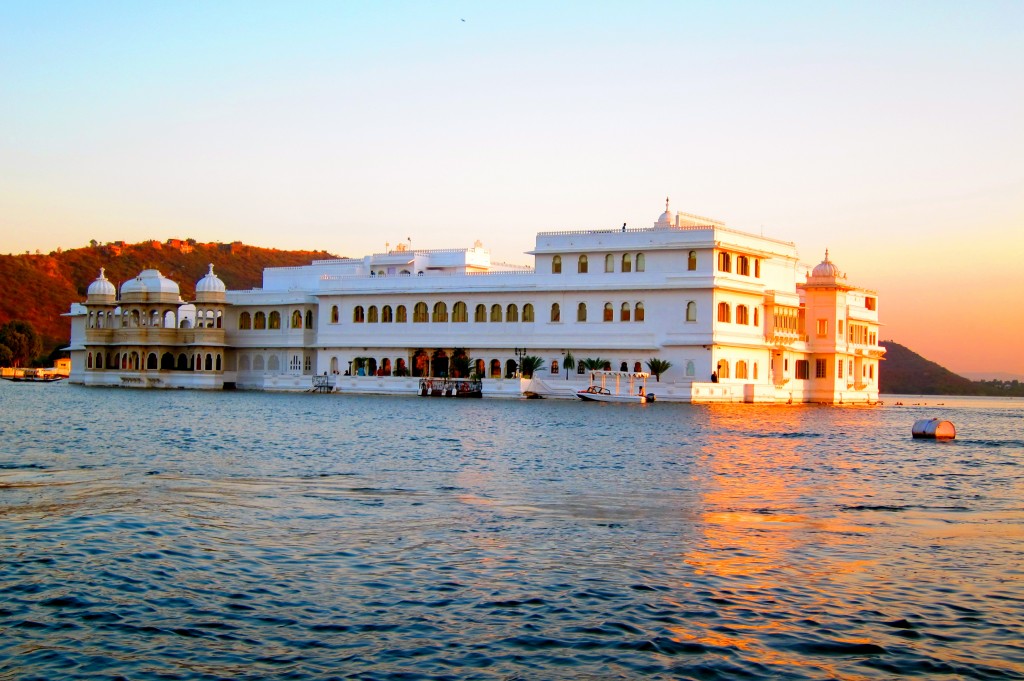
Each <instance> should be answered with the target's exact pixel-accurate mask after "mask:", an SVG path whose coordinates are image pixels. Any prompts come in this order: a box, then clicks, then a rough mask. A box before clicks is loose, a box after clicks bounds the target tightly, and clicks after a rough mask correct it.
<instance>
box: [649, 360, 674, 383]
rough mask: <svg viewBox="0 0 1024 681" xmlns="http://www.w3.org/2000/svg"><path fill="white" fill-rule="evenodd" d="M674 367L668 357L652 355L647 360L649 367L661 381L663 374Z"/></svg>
mask: <svg viewBox="0 0 1024 681" xmlns="http://www.w3.org/2000/svg"><path fill="white" fill-rule="evenodd" d="M671 368H672V362H669V361H668V360H666V359H659V358H657V357H651V358H650V359H649V360H647V369H648V371H650V372H651V373H652V374H654V378H655V380H657V381H658V382H659V383H661V375H662V374H663V373H665V372H666V371H668V370H669V369H671Z"/></svg>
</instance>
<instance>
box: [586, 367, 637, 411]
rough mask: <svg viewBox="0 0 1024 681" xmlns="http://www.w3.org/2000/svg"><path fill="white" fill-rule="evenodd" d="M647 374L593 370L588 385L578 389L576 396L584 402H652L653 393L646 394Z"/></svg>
mask: <svg viewBox="0 0 1024 681" xmlns="http://www.w3.org/2000/svg"><path fill="white" fill-rule="evenodd" d="M648 376H650V374H648V373H647V372H645V371H593V372H591V374H590V385H589V386H587V387H586V388H584V389H583V390H580V391H578V392H577V393H576V397H578V398H580V399H581V400H583V401H585V402H626V403H633V404H644V403H646V402H653V401H654V395H649V394H647V377H648ZM638 383H639V385H637V384H638Z"/></svg>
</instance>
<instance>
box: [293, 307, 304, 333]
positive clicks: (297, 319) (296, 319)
mask: <svg viewBox="0 0 1024 681" xmlns="http://www.w3.org/2000/svg"><path fill="white" fill-rule="evenodd" d="M292 328H293V329H301V328H302V313H301V312H299V311H298V310H294V311H292Z"/></svg>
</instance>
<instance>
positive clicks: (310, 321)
mask: <svg viewBox="0 0 1024 681" xmlns="http://www.w3.org/2000/svg"><path fill="white" fill-rule="evenodd" d="M306 328H307V329H312V328H313V311H312V310H306Z"/></svg>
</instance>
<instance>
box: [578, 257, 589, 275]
mask: <svg viewBox="0 0 1024 681" xmlns="http://www.w3.org/2000/svg"><path fill="white" fill-rule="evenodd" d="M576 271H577V272H579V273H580V274H586V273H587V256H585V255H581V256H580V258H579V260H578V261H577V262H576Z"/></svg>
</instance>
